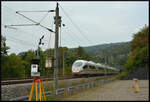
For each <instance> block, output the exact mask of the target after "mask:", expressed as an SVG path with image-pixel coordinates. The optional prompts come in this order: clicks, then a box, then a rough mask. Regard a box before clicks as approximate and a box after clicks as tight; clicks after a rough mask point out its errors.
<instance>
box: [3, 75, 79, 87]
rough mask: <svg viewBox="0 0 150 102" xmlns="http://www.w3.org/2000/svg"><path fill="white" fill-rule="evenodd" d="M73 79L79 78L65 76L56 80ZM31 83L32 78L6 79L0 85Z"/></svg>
mask: <svg viewBox="0 0 150 102" xmlns="http://www.w3.org/2000/svg"><path fill="white" fill-rule="evenodd" d="M73 78H80V77H78V76H65V77H58V80H64V79H73ZM41 79H42V80H43V81H51V80H53V79H54V78H48V77H47V78H46V77H43V78H41ZM32 81H33V78H7V79H2V80H1V85H12V84H23V83H31V82H32Z"/></svg>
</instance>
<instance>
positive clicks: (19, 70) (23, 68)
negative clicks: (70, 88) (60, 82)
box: [1, 35, 90, 78]
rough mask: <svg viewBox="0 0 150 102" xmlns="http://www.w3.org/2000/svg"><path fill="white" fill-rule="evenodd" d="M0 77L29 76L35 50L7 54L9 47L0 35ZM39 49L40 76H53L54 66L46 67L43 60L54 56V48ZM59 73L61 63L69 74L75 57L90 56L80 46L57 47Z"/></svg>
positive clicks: (61, 68)
mask: <svg viewBox="0 0 150 102" xmlns="http://www.w3.org/2000/svg"><path fill="white" fill-rule="evenodd" d="M1 38H2V41H1V49H2V50H1V77H2V78H13V77H14V78H17V77H31V59H34V58H36V53H35V52H36V51H33V50H29V51H27V52H21V53H19V54H18V55H16V54H14V53H11V54H10V55H8V54H7V53H8V50H9V49H10V48H9V47H8V46H6V43H5V42H6V38H5V37H3V36H2V35H1ZM38 49H39V51H40V73H41V76H43V77H45V76H53V72H54V68H52V69H46V68H45V60H46V58H47V57H54V49H47V50H46V51H42V49H41V48H38ZM59 53H60V54H59V63H60V64H59V65H60V66H59V75H62V73H63V72H62V70H63V63H65V64H64V68H65V75H71V74H72V73H71V66H72V64H73V62H74V61H75V60H77V59H85V60H89V58H90V56H89V55H88V54H87V53H86V52H85V50H84V49H83V48H82V47H80V46H79V47H78V48H76V49H74V50H70V49H68V48H67V47H60V48H59Z"/></svg>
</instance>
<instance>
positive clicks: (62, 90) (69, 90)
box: [9, 78, 115, 101]
mask: <svg viewBox="0 0 150 102" xmlns="http://www.w3.org/2000/svg"><path fill="white" fill-rule="evenodd" d="M113 80H115V79H114V78H111V79H107V80H101V81H94V82H89V83H86V84H80V85H77V86H72V87H69V88H66V89H67V90H65V88H60V89H57V90H56V95H57V96H62V97H64V95H65V92H66V94H68V95H70V94H71V95H72V94H73V93H74V92H75V91H76V92H79V91H82V90H83V89H87V88H92V87H96V86H99V85H102V84H104V83H108V82H111V81H113ZM51 95H52V92H51V91H47V92H45V96H46V97H47V98H49V97H50V96H51ZM38 98H39V97H38ZM28 99H29V96H21V97H16V98H12V99H10V100H9V101H28Z"/></svg>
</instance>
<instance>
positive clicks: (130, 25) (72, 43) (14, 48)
mask: <svg viewBox="0 0 150 102" xmlns="http://www.w3.org/2000/svg"><path fill="white" fill-rule="evenodd" d="M1 3H2V4H1V5H2V7H1V8H2V9H1V11H2V13H1V17H2V18H1V19H2V26H1V29H2V35H3V36H5V37H6V39H7V40H6V43H7V45H8V46H9V47H10V50H9V53H16V54H18V53H19V52H22V51H27V50H29V49H32V50H35V49H37V45H38V42H39V39H40V37H42V35H44V39H43V43H44V45H42V46H41V48H42V50H45V49H47V48H53V47H54V39H55V34H54V33H51V32H49V31H48V30H46V29H45V28H42V27H40V26H13V27H10V28H4V25H18V24H33V22H31V21H29V20H28V19H26V18H24V17H22V16H21V15H19V14H16V13H15V11H40V10H45V11H48V10H54V9H55V8H56V2H54V1H53V2H47V1H32V2H31V1H30V2H24V1H20V2H19V1H15V2H14V1H13V2H10V1H7V2H6V1H5V2H4V1H2V2H1ZM59 4H60V6H59V11H60V12H59V13H60V14H59V15H60V16H61V17H62V23H63V24H65V27H63V26H62V27H61V30H60V38H59V40H60V41H59V42H60V43H59V46H66V47H68V48H74V47H78V46H92V45H98V44H104V43H116V42H127V41H131V40H132V38H133V34H135V33H136V32H138V31H139V30H140V29H141V28H142V27H144V25H145V24H146V25H148V22H149V16H148V15H149V8H148V1H147V2H146V1H144V2H142V1H133V2H131V1H130V2H127V1H124V2H123V1H122V2H119V1H112V2H108V1H107V2H104V1H103V2H100V1H94V2H92V1H86V2H81V1H78V2H75V1H74V2H73V1H70V2H69V1H65V2H64V1H63V2H59ZM22 14H23V15H25V16H27V17H29V18H30V19H33V20H34V21H36V22H40V21H41V22H40V23H41V24H42V25H44V26H45V27H48V28H50V29H53V30H55V25H54V16H55V13H54V12H49V13H47V12H22ZM43 18H44V19H43Z"/></svg>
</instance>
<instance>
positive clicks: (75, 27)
mask: <svg viewBox="0 0 150 102" xmlns="http://www.w3.org/2000/svg"><path fill="white" fill-rule="evenodd" d="M56 2H57V1H56ZM57 3H58V2H57ZM58 4H59V6H60V7H61V9H62V11H63V12H64V14H65V15H66V16H67V17H68V18H69V20H70V21H71V23H72V24H73V25H74V27H75V28H76V29H78V31H79V32H80V33H81V35H82V36H83V37H84V38H85V39H86V40H87V41H88V43H89V44H92V42H91V41H90V40H89V39H88V38H87V37H86V36H85V35H84V33H83V32H82V31H81V29H80V28H79V27H78V26H77V25H76V24H75V23H74V21H73V20H72V19H71V18H70V16H69V15H68V14H67V12H66V11H65V10H64V9H63V7H62V6H61V5H60V3H58Z"/></svg>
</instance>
